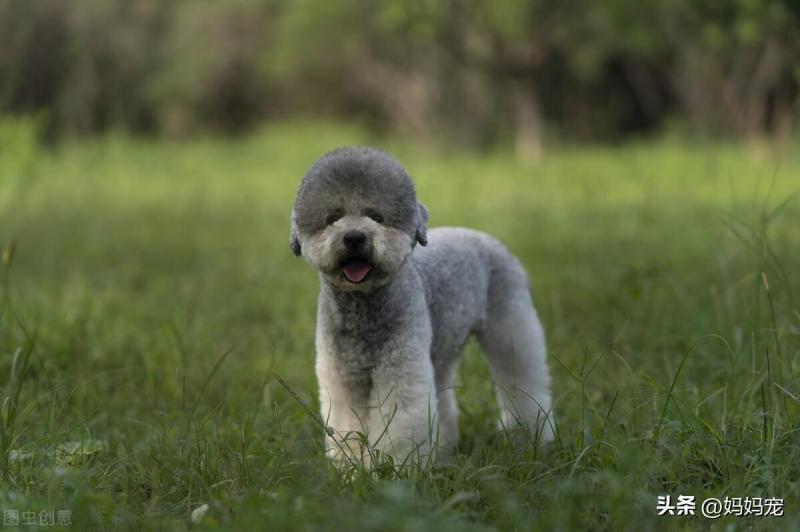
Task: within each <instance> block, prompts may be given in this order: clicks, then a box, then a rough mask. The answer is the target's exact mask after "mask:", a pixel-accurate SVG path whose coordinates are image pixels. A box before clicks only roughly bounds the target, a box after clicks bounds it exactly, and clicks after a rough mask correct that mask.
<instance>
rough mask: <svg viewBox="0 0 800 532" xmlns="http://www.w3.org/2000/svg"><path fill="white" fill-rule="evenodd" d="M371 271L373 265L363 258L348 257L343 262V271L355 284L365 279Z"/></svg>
mask: <svg viewBox="0 0 800 532" xmlns="http://www.w3.org/2000/svg"><path fill="white" fill-rule="evenodd" d="M371 271H372V265H371V264H370V263H368V262H367V261H365V260H363V259H348V260H346V261H344V262H343V263H342V273H344V276H345V277H346V278H347V280H348V281H350V282H351V283H354V284H358V283H360V282H362V281H364V279H366V278H367V277H368V276H369V272H371Z"/></svg>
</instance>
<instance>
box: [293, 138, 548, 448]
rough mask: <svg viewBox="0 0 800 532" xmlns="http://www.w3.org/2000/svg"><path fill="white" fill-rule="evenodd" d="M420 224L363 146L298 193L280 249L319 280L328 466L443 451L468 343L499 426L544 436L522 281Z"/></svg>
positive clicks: (419, 215)
mask: <svg viewBox="0 0 800 532" xmlns="http://www.w3.org/2000/svg"><path fill="white" fill-rule="evenodd" d="M427 220H428V211H427V209H426V208H425V206H424V205H422V203H419V202H418V201H417V198H416V192H415V190H414V183H413V181H412V180H411V177H410V176H409V175H408V173H406V171H405V169H404V168H403V167H402V166H401V165H400V163H398V162H397V161H395V160H394V159H393V158H391V157H390V156H389V155H387V154H386V153H384V152H382V151H379V150H377V149H374V148H369V147H348V148H340V149H337V150H334V151H332V152H330V153H328V154H327V155H325V156H323V157H322V158H321V159H319V160H318V161H317V162H316V163H314V165H313V166H312V167H311V168H310V169H309V171H308V173H306V175H305V176H304V177H303V180H302V183H301V185H300V190H299V191H298V193H297V199H296V202H295V205H294V210H293V211H292V218H291V240H290V243H291V248H292V251H293V252H294V254H295V255H298V256H299V255H302V256H303V257H304V258H305V260H306V261H308V263H310V264H311V266H313V267H314V268H315V269H316V270H317V271H318V272H319V277H320V285H321V289H320V294H319V302H318V311H317V334H316V348H317V362H316V371H317V378H318V379H319V397H320V403H321V407H322V417H323V419H324V421H325V423H326V425H327V436H326V438H325V440H326V449H327V450H328V452H329V453H330V455H331V456H332V457H333V458H335V459H337V460H339V461H342V460H344V459H348V460H350V459H352V458H356V459H358V460H364V461H365V462H366V463H369V462H370V458H371V457H372V456H374V452H373V451H375V450H378V451H380V452H381V453H384V454H388V455H390V456H393V457H394V458H395V459H397V460H401V461H402V460H405V459H406V458H407V457H409V456H411V455H412V454H414V455H415V457H416V458H420V457H422V458H426V457H428V458H430V457H432V456H433V452H434V451H435V450H438V451H439V455H440V457H441V455H442V454H445V455H447V454H449V452H450V451H451V450H452V447H453V445H454V444H455V442H456V440H457V437H458V410H457V406H456V399H455V393H454V384H455V378H456V374H457V367H458V360H459V357H460V355H461V352H462V350H463V348H464V345H465V343H466V342H467V339H468V337H469V335H470V334H472V333H474V334H475V335H476V336H477V338H478V340H479V342H480V344H481V346H482V347H483V349H484V350H485V351H486V353H487V355H488V361H489V365H490V367H491V370H492V374H493V378H494V381H495V383H496V387H497V397H498V401H499V405H500V410H501V419H500V423H501V426H503V427H508V428H514V427H519V426H520V425H522V426H524V427H526V428H527V429H529V431H530V432H529V433H530V434H533V435H534V436H535V437H537V438H539V439H540V440H542V441H548V440H551V439H552V438H553V422H552V413H551V398H550V390H549V387H550V375H549V372H548V369H547V362H546V359H545V358H546V356H545V341H544V333H543V331H542V326H541V324H540V322H539V318H538V317H537V314H536V311H535V310H534V308H533V304H532V302H531V295H530V289H529V285H528V280H527V277H526V274H525V271H524V270H523V268H522V266H521V265H520V263H519V262H518V261H517V260H516V259H515V258H514V256H513V255H511V253H510V252H509V251H508V250H507V249H506V248H505V247H504V246H503V245H502V244H501V243H500V242H498V241H497V240H496V239H494V238H492V237H491V236H489V235H487V234H485V233H481V232H478V231H473V230H470V229H464V228H455V227H442V228H438V229H432V230H430V231H428V230H427V229H426V224H427ZM417 244H419V245H420V247H417ZM358 433H361V434H366V436H367V437H366V439H364V438H361V437H358V436H357V434H358ZM343 455H347V456H343Z"/></svg>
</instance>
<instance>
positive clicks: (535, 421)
mask: <svg viewBox="0 0 800 532" xmlns="http://www.w3.org/2000/svg"><path fill="white" fill-rule="evenodd" d="M478 339H479V341H480V343H481V345H482V347H483V349H484V350H485V351H486V354H487V356H488V362H489V367H490V368H491V370H492V375H493V377H494V381H495V386H496V389H497V399H498V403H499V406H500V424H501V427H502V428H503V429H508V430H511V429H514V428H519V427H523V428H525V429H527V430H529V431H530V434H531V435H532V437H535V438H537V439H538V440H539V441H540V442H546V441H550V440H552V439H553V428H554V427H555V420H554V417H553V413H552V410H551V408H552V401H551V397H550V373H549V371H548V369H547V360H546V356H547V355H546V348H545V338H544V331H543V329H542V325H541V323H540V321H539V317H538V316H537V314H536V310H535V309H534V307H533V303H532V301H531V296H530V291H529V287H528V281H527V278H526V276H525V273H524V271H523V270H522V268H521V267H520V266H519V265H518V263H517V262H516V261H515V260H514V259H511V262H510V264H509V262H505V264H503V266H501V267H499V268H497V269H495V270H494V271H493V274H492V279H491V282H490V287H489V300H488V306H487V313H486V318H485V320H484V323H483V326H482V327H481V330H480V331H478Z"/></svg>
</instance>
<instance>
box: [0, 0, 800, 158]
mask: <svg viewBox="0 0 800 532" xmlns="http://www.w3.org/2000/svg"><path fill="white" fill-rule="evenodd" d="M798 27H800V8H799V7H798V4H797V3H796V2H794V1H792V0H733V1H729V2H713V1H700V2H698V1H695V0H654V1H649V2H637V1H635V0H611V1H605V2H593V1H590V0H567V1H554V0H501V1H498V2H480V1H476V0H447V1H444V0H441V1H436V0H413V1H405V0H402V1H401V0H392V1H388V2H372V1H370V0H331V1H321V0H298V1H287V0H250V1H241V0H228V1H224V2H218V1H211V0H192V1H188V0H176V1H172V2H159V1H157V0H143V1H137V2H128V1H125V0H76V1H72V2H63V1H61V0H38V1H36V2H29V1H27V0H4V1H3V2H1V3H0V35H3V47H2V48H1V49H0V111H6V112H14V113H38V114H40V115H41V116H42V120H43V121H44V123H45V124H46V126H47V130H48V131H49V133H50V134H51V135H58V134H64V133H71V134H75V133H79V134H83V133H92V132H96V131H100V130H107V129H119V128H122V129H126V130H129V131H135V132H141V133H153V132H158V133H163V134H169V135H184V134H187V133H194V132H196V131H197V130H198V129H206V130H217V131H223V132H239V131H242V130H244V129H247V128H250V127H253V126H255V125H258V124H260V123H262V122H264V121H269V120H275V119H277V118H285V117H287V116H296V115H297V114H301V115H304V116H307V117H313V118H319V117H338V118H345V119H346V120H348V121H357V122H359V123H362V124H365V125H368V126H369V127H371V128H373V129H377V130H384V131H385V130H391V131H395V132H400V133H404V134H411V135H414V136H416V137H419V138H423V139H427V140H428V141H431V140H435V139H446V140H449V141H455V142H457V143H461V144H465V145H467V146H471V147H476V146H478V147H480V146H487V145H492V144H496V143H497V142H499V141H502V140H504V139H508V138H523V139H525V138H528V137H533V138H534V140H533V141H532V142H540V140H538V139H539V138H541V137H544V136H548V135H566V136H569V137H572V138H579V139H594V140H597V139H615V138H620V137H624V136H628V135H636V134H643V133H648V132H653V131H659V130H661V129H663V128H676V127H678V128H683V129H686V130H689V131H693V132H699V133H705V134H716V135H719V134H724V135H736V136H751V135H758V134H762V133H764V132H769V133H778V134H780V133H785V132H787V131H790V130H791V129H792V128H793V127H794V125H795V124H796V122H797V117H798V76H799V75H800V72H799V71H798V65H800V33H798V31H797V28H798Z"/></svg>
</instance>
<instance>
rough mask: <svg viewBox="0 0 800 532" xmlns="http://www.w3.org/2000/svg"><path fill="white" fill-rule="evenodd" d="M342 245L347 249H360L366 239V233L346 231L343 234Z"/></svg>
mask: <svg viewBox="0 0 800 532" xmlns="http://www.w3.org/2000/svg"><path fill="white" fill-rule="evenodd" d="M343 240H344V247H346V248H347V249H360V248H361V247H363V246H364V244H365V243H366V241H367V235H365V234H364V233H362V232H361V231H348V232H346V233H345V234H344V238H343Z"/></svg>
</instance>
